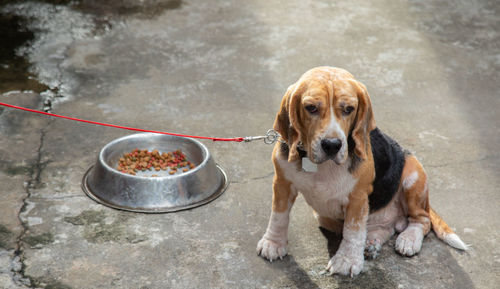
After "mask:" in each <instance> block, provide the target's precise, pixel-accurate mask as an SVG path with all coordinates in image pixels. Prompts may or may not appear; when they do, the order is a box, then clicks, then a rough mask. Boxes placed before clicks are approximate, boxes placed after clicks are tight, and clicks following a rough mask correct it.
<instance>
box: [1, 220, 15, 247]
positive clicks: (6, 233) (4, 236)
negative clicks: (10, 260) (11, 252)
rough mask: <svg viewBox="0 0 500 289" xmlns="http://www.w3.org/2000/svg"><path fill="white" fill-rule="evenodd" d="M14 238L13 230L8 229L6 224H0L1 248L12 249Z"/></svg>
mask: <svg viewBox="0 0 500 289" xmlns="http://www.w3.org/2000/svg"><path fill="white" fill-rule="evenodd" d="M12 238H13V235H12V232H11V231H10V230H9V229H7V227H6V226H4V225H2V224H0V248H1V249H12V248H10V247H11V246H9V244H10V243H11V239H12Z"/></svg>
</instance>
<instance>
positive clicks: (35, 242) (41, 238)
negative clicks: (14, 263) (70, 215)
mask: <svg viewBox="0 0 500 289" xmlns="http://www.w3.org/2000/svg"><path fill="white" fill-rule="evenodd" d="M23 241H24V242H25V243H26V244H28V245H29V246H30V247H31V248H41V247H43V246H45V245H48V244H51V243H53V242H54V235H52V234H51V233H48V232H47V233H42V234H40V235H27V236H24V237H23Z"/></svg>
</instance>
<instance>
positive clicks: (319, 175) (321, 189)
mask: <svg viewBox="0 0 500 289" xmlns="http://www.w3.org/2000/svg"><path fill="white" fill-rule="evenodd" d="M283 164H284V166H283V167H282V168H283V171H284V174H285V178H286V179H288V180H289V181H291V182H292V185H293V186H294V187H295V188H296V189H297V190H298V191H299V192H301V193H302V195H303V196H304V199H305V200H306V202H307V203H308V204H309V206H311V207H312V208H313V209H314V210H315V211H316V212H317V213H318V214H319V215H320V216H324V217H329V218H334V219H343V218H344V213H345V211H344V210H345V206H346V205H347V203H348V201H349V200H348V198H349V194H350V193H351V191H352V189H353V188H354V186H355V185H356V182H357V179H355V178H354V177H353V176H352V175H351V174H350V173H349V171H348V164H343V165H337V164H335V163H334V162H333V161H327V162H325V163H323V164H320V165H319V166H318V171H317V172H315V173H310V172H305V171H299V170H297V165H296V164H294V163H288V162H286V161H284V163H283Z"/></svg>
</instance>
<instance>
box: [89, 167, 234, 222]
mask: <svg viewBox="0 0 500 289" xmlns="http://www.w3.org/2000/svg"><path fill="white" fill-rule="evenodd" d="M215 166H216V168H217V171H218V173H220V174H221V182H220V185H219V187H218V188H217V190H216V191H215V192H214V193H212V194H211V195H210V196H208V197H207V198H205V199H202V200H199V201H197V202H194V203H191V204H187V205H181V206H174V207H164V208H161V207H160V208H142V207H137V208H136V207H129V206H121V205H117V204H114V203H112V202H109V201H107V200H105V199H103V198H100V197H99V196H97V195H96V194H94V193H93V192H92V190H91V189H90V187H89V185H88V179H89V176H90V173H91V171H92V169H94V167H95V165H92V166H91V167H90V168H89V169H88V170H87V172H85V174H84V175H83V178H82V185H81V188H82V190H83V192H84V193H85V194H86V195H87V196H88V197H89V198H90V199H92V200H93V201H95V202H96V203H99V204H101V205H104V206H107V207H110V208H113V209H118V210H122V211H128V212H134V213H148V214H161V213H173V212H178V211H183V210H189V209H192V208H196V207H199V206H202V205H205V204H207V203H210V202H211V201H213V200H215V199H217V198H218V197H220V196H221V195H222V194H223V193H224V192H225V191H226V189H227V188H228V187H229V182H228V181H227V174H226V172H225V171H224V170H223V169H222V167H221V166H219V165H218V164H215ZM127 175H128V174H127ZM130 176H132V175H130Z"/></svg>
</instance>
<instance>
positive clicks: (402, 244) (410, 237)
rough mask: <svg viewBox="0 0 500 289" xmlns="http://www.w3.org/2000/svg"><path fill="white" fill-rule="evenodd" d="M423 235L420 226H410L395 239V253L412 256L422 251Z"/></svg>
mask: <svg viewBox="0 0 500 289" xmlns="http://www.w3.org/2000/svg"><path fill="white" fill-rule="evenodd" d="M423 239H424V233H423V229H422V225H421V224H414V223H413V224H410V225H409V226H408V227H407V228H406V229H405V230H404V231H403V232H401V234H399V236H398V238H397V239H396V251H397V252H398V253H399V254H401V255H404V256H409V257H410V256H413V255H415V254H417V253H418V252H420V249H422V240H423Z"/></svg>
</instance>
